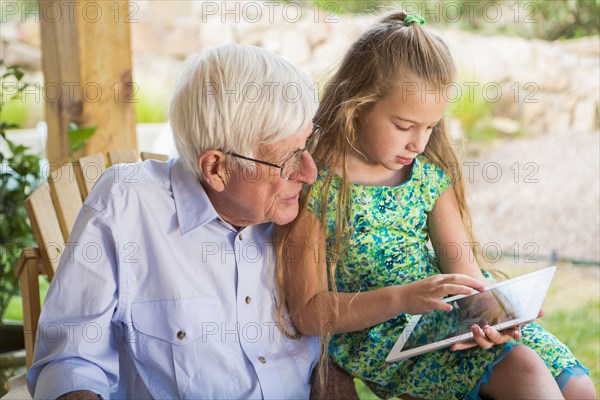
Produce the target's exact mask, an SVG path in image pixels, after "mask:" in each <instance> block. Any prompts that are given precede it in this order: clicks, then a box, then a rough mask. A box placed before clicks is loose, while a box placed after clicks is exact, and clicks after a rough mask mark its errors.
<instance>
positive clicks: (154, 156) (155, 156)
mask: <svg viewBox="0 0 600 400" xmlns="http://www.w3.org/2000/svg"><path fill="white" fill-rule="evenodd" d="M140 156H141V158H142V161H146V160H158V161H163V162H165V161H168V160H169V156H168V155H167V154H159V153H150V152H148V151H142V152H141V153H140Z"/></svg>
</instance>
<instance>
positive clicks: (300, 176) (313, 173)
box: [289, 150, 317, 185]
mask: <svg viewBox="0 0 600 400" xmlns="http://www.w3.org/2000/svg"><path fill="white" fill-rule="evenodd" d="M315 179H317V165H316V164H315V160H314V159H313V158H312V155H311V154H310V153H309V152H308V151H306V150H305V151H303V152H302V158H301V159H300V169H298V172H296V173H295V174H293V175H292V176H290V179H289V180H290V181H295V182H302V183H304V184H306V185H311V184H312V183H313V182H314V181H315Z"/></svg>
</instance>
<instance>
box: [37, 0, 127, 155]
mask: <svg viewBox="0 0 600 400" xmlns="http://www.w3.org/2000/svg"><path fill="white" fill-rule="evenodd" d="M39 8H40V24H41V35H42V68H43V71H44V78H45V84H44V98H45V99H46V121H47V123H48V142H47V143H48V144H47V149H46V154H47V157H48V160H49V161H50V162H51V163H52V164H51V165H60V164H62V163H63V162H65V161H67V160H68V158H69V142H68V136H67V127H68V124H69V123H70V122H75V123H76V124H77V125H79V126H82V127H87V126H97V130H96V133H95V134H94V136H93V137H92V138H91V139H90V140H89V141H88V142H87V145H86V147H85V150H84V151H82V152H78V153H77V154H75V156H76V157H78V156H81V155H84V154H85V155H87V154H94V153H105V152H106V151H107V150H109V149H123V148H128V149H136V148H137V141H136V134H135V108H134V104H135V103H134V102H135V99H134V97H133V96H134V94H135V90H134V84H133V82H132V78H131V38H130V27H129V23H130V22H132V19H131V11H132V10H131V8H130V4H129V2H128V1H127V0H111V1H91V0H78V1H73V2H65V1H63V0H39ZM133 22H135V20H133ZM54 163H56V164H54Z"/></svg>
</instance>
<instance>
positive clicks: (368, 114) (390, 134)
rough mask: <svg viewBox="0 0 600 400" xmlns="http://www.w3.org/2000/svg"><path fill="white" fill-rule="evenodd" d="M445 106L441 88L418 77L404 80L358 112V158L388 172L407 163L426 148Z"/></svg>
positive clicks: (396, 169) (398, 168) (446, 103)
mask: <svg viewBox="0 0 600 400" xmlns="http://www.w3.org/2000/svg"><path fill="white" fill-rule="evenodd" d="M447 105H448V102H447V101H446V100H445V99H444V96H443V95H442V91H441V90H433V89H431V88H430V87H428V86H426V85H425V83H424V82H422V81H420V80H415V81H413V82H403V83H402V84H401V85H400V88H399V89H398V90H396V91H395V92H394V93H392V94H391V95H389V96H387V97H384V98H382V99H381V100H379V101H378V102H377V103H375V104H374V105H373V106H372V107H371V108H369V109H368V110H364V111H362V112H359V113H358V119H359V121H358V129H359V131H358V137H359V138H358V149H359V150H360V152H361V153H362V154H363V155H362V156H361V155H358V156H357V158H358V159H360V160H361V161H362V162H364V163H366V164H369V166H370V167H371V168H373V167H375V168H381V169H385V170H388V171H398V170H400V169H401V168H402V167H404V166H407V165H410V164H411V163H412V162H413V160H414V159H415V157H416V156H417V155H418V154H420V153H422V152H423V151H424V150H425V146H426V145H427V142H428V141H429V137H430V136H431V131H432V129H433V127H434V126H435V125H436V124H437V123H438V122H439V121H440V120H441V119H442V117H443V115H444V112H445V111H446V107H447ZM365 157H366V159H365ZM373 172H375V171H373Z"/></svg>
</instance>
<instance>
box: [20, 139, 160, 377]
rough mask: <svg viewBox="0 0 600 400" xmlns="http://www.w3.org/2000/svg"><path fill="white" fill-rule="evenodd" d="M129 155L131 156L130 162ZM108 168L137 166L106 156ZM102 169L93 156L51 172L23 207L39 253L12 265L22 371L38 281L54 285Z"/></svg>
mask: <svg viewBox="0 0 600 400" xmlns="http://www.w3.org/2000/svg"><path fill="white" fill-rule="evenodd" d="M132 155H133V156H132ZM107 158H108V160H109V161H110V164H111V165H112V164H116V163H121V162H135V161H138V158H137V155H136V153H135V152H134V151H133V150H124V151H116V152H112V151H111V152H108V154H107ZM142 158H144V159H150V158H152V159H158V160H160V161H166V160H168V158H169V157H168V156H166V155H163V154H154V153H144V155H143V156H142ZM105 169H106V165H105V163H104V156H103V155H102V154H94V155H91V156H85V157H82V158H80V159H79V160H78V161H77V162H76V163H69V164H65V165H63V166H62V167H60V168H58V169H56V170H55V171H53V172H52V173H51V174H50V176H49V177H48V181H47V182H42V183H41V184H40V185H39V186H38V187H37V189H35V190H34V191H33V193H32V194H31V195H30V196H29V197H28V198H27V200H26V201H25V209H26V210H27V215H28V217H29V222H30V224H31V228H32V230H33V235H34V237H35V240H36V242H37V245H38V247H35V248H27V249H23V250H22V252H21V256H20V257H19V260H18V261H17V264H16V265H15V274H16V275H17V277H18V278H19V282H20V285H21V292H22V297H23V323H24V328H25V353H26V365H27V367H29V366H31V361H32V358H33V347H34V344H35V335H36V331H37V323H38V319H39V317H40V312H41V306H40V293H39V290H40V289H39V284H38V276H39V275H46V276H47V277H48V279H49V280H52V277H53V276H54V273H55V272H56V268H57V267H58V263H59V261H60V257H61V255H62V252H63V250H64V248H65V243H66V241H67V239H68V238H69V234H70V233H71V229H72V228H73V224H74V223H75V219H76V218H77V214H78V213H79V210H80V209H81V206H82V205H83V201H84V200H85V198H86V197H87V196H88V194H89V193H90V191H91V189H92V186H93V185H94V183H96V181H97V180H98V179H99V178H100V176H101V175H102V172H104V170H105Z"/></svg>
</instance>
